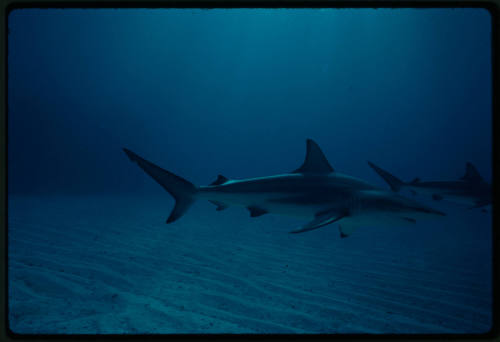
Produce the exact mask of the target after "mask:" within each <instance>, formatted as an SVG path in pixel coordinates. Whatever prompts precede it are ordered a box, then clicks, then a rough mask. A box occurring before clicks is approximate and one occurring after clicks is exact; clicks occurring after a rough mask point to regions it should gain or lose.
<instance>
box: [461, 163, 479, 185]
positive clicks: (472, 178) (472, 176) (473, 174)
mask: <svg viewBox="0 0 500 342" xmlns="http://www.w3.org/2000/svg"><path fill="white" fill-rule="evenodd" d="M460 179H461V180H464V181H468V182H481V181H482V180H483V177H481V175H480V174H479V172H477V170H476V168H475V167H474V165H472V163H470V162H467V163H466V164H465V175H464V176H463V177H462V178H460Z"/></svg>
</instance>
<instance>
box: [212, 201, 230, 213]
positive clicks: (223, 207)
mask: <svg viewBox="0 0 500 342" xmlns="http://www.w3.org/2000/svg"><path fill="white" fill-rule="evenodd" d="M209 202H210V203H213V204H215V205H216V206H217V208H215V210H217V211H221V210H224V209H227V205H225V204H224V203H222V202H217V201H210V200H209Z"/></svg>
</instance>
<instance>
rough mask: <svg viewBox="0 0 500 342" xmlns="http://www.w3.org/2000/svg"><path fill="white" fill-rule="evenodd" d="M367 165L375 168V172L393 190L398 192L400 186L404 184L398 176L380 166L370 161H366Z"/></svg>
mask: <svg viewBox="0 0 500 342" xmlns="http://www.w3.org/2000/svg"><path fill="white" fill-rule="evenodd" d="M368 165H370V167H371V168H372V169H373V170H375V172H376V173H377V174H378V175H379V176H380V177H382V178H383V179H384V180H385V181H386V182H387V184H389V186H390V187H391V190H392V191H394V192H398V191H399V190H400V189H401V187H402V186H403V185H405V183H404V182H402V181H401V180H400V179H399V178H397V177H395V176H393V175H391V174H390V173H389V172H387V171H385V170H383V169H381V168H380V167H378V166H377V165H375V164H373V163H371V162H368Z"/></svg>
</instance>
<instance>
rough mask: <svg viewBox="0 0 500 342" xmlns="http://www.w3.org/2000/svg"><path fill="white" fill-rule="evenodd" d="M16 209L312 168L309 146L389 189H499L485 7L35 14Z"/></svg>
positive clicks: (21, 14)
mask: <svg viewBox="0 0 500 342" xmlns="http://www.w3.org/2000/svg"><path fill="white" fill-rule="evenodd" d="M8 20H9V32H10V33H9V36H8V39H9V40H8V49H9V50H8V73H9V79H8V101H9V107H8V144H9V145H8V166H9V184H8V185H9V192H10V193H11V194H19V193H24V194H29V193H38V194H50V193H54V194H56V193H125V192H135V193H158V194H159V193H163V189H162V188H161V187H160V186H158V185H157V184H155V183H154V181H152V180H151V179H150V178H149V177H147V176H146V175H144V174H143V172H142V171H141V170H140V169H139V168H137V167H136V166H135V165H133V164H131V163H130V162H129V161H128V160H127V158H126V156H125V155H124V154H123V152H122V151H121V148H122V147H128V148H130V149H132V150H133V151H135V152H136V153H138V154H139V155H141V156H143V157H144V158H146V159H149V160H151V161H153V162H155V163H157V164H158V165H160V166H162V167H164V168H166V169H168V170H171V171H173V172H175V173H177V174H179V175H181V176H183V177H185V178H187V179H188V180H191V181H192V182H194V183H196V184H198V185H201V184H207V183H209V182H211V181H212V180H213V179H215V177H216V175H217V174H218V173H222V174H224V175H226V176H227V177H229V178H244V177H252V176H263V175H269V174H275V173H282V172H287V171H290V170H293V169H295V168H296V167H298V166H299V165H300V164H301V162H302V160H303V157H304V153H305V139H306V138H313V139H315V140H316V141H317V142H318V143H319V144H320V146H321V147H322V148H323V150H324V152H325V154H326V156H327V157H328V158H329V160H330V163H331V164H332V166H333V167H334V168H335V169H336V170H337V171H340V172H343V173H347V174H351V175H354V176H359V177H362V178H364V179H366V180H368V181H370V182H372V183H375V184H379V185H380V186H382V187H385V184H384V183H383V181H381V180H380V179H379V178H378V176H377V175H375V174H374V173H373V171H371V169H370V168H369V167H368V165H367V164H366V160H371V161H373V162H375V163H377V164H379V165H380V166H382V167H384V168H387V169H389V170H391V171H392V172H393V173H394V174H396V175H398V176H400V177H401V178H402V179H405V180H409V179H412V178H413V177H415V176H420V177H421V178H422V179H435V180H436V179H437V180H441V179H443V180H444V179H456V178H458V177H460V176H462V174H463V172H464V164H465V162H466V161H471V162H473V163H474V164H475V165H476V166H477V168H478V169H479V171H480V173H481V174H482V175H483V176H484V177H485V178H486V179H487V180H490V179H491V170H490V169H491V96H492V94H491V77H490V73H491V50H490V39H491V22H490V16H489V13H488V12H487V11H486V10H483V9H378V10H375V9H340V10H339V9H328V10H308V9H303V10H302V9H301V10H284V9H283V10H264V9H255V10H248V9H241V10H236V9H234V10H222V9H221V10H191V9H189V10H173V9H172V10H169V9H152V10H149V9H148V10H146V9H144V10H137V9H121V10H117V9H99V10H92V9H85V10H80V9H64V10H62V9H50V10H49V9H21V10H14V11H13V12H11V13H10V15H9V18H8Z"/></svg>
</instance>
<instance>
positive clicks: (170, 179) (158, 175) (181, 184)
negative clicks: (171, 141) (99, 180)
mask: <svg viewBox="0 0 500 342" xmlns="http://www.w3.org/2000/svg"><path fill="white" fill-rule="evenodd" d="M123 151H125V153H126V154H127V156H128V157H129V159H130V160H131V161H133V162H134V163H137V165H139V167H140V168H141V169H143V170H144V172H146V173H147V174H148V175H150V176H151V177H152V178H153V179H154V180H155V181H157V182H158V183H159V184H160V185H161V186H162V187H163V188H164V189H165V190H167V191H168V193H169V194H170V195H172V197H173V198H174V199H175V207H174V209H173V210H172V212H171V213H170V216H169V217H168V219H167V223H172V222H174V221H176V220H177V219H179V218H180V217H181V216H182V215H184V213H185V212H186V211H187V210H188V209H189V207H190V206H191V204H193V202H194V194H195V193H196V191H197V189H196V186H194V185H193V184H192V183H191V182H188V181H187V180H185V179H183V178H181V177H179V176H177V175H174V174H173V173H171V172H169V171H167V170H163V169H162V168H161V167H159V166H157V165H155V164H153V163H151V162H149V161H147V160H145V159H143V158H141V157H139V156H138V155H137V154H135V153H134V152H132V151H130V150H128V149H126V148H124V149H123Z"/></svg>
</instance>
